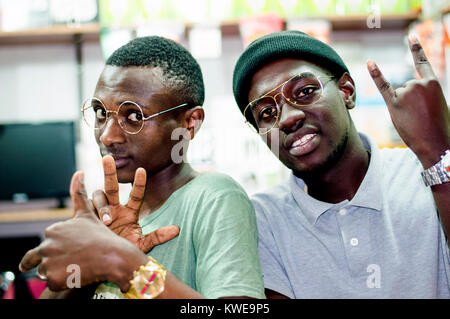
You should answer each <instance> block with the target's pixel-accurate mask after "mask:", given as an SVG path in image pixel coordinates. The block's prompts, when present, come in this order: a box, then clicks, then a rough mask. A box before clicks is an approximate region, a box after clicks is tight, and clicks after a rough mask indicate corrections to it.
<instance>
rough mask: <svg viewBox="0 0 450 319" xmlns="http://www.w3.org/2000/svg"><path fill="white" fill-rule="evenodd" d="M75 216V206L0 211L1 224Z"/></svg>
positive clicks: (64, 218) (62, 218) (63, 218)
mask: <svg viewBox="0 0 450 319" xmlns="http://www.w3.org/2000/svg"><path fill="white" fill-rule="evenodd" d="M72 217H73V208H62V209H42V210H35V211H31V210H29V211H17V212H0V224H3V223H19V222H37V221H48V220H66V219H69V218H72Z"/></svg>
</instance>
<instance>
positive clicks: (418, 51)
mask: <svg viewBox="0 0 450 319" xmlns="http://www.w3.org/2000/svg"><path fill="white" fill-rule="evenodd" d="M408 43H409V49H410V50H411V53H412V56H413V60H414V66H415V67H416V70H417V73H419V75H420V77H421V78H435V77H436V75H435V74H434V71H433V68H432V67H431V64H430V62H429V61H428V59H427V57H426V55H425V51H424V50H423V47H422V45H421V44H420V42H419V40H418V39H417V38H416V37H415V36H413V35H410V36H409V37H408Z"/></svg>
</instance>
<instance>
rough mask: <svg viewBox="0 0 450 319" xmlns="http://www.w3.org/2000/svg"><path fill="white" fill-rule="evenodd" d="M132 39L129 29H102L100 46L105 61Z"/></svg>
mask: <svg viewBox="0 0 450 319" xmlns="http://www.w3.org/2000/svg"><path fill="white" fill-rule="evenodd" d="M132 39H133V32H132V31H131V30H129V29H119V28H117V29H115V28H107V27H104V28H102V29H101V30H100V46H101V48H102V54H103V58H104V59H105V60H107V59H108V57H109V56H110V55H111V54H112V53H113V52H114V51H115V50H116V49H118V48H119V47H121V46H122V45H124V44H126V43H127V42H129V41H130V40H132Z"/></svg>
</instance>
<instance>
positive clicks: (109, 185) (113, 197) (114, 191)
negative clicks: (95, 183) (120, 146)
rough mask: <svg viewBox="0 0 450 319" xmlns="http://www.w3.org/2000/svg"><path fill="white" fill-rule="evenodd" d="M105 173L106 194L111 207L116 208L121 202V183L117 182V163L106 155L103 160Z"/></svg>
mask: <svg viewBox="0 0 450 319" xmlns="http://www.w3.org/2000/svg"><path fill="white" fill-rule="evenodd" d="M102 164H103V172H104V174H105V194H106V198H107V199H108V203H109V204H110V205H113V206H116V205H119V204H120V201H119V182H118V181H117V172H116V163H115V162H114V158H113V157H112V156H110V155H106V156H104V157H103V159H102Z"/></svg>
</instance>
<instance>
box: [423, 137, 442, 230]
mask: <svg viewBox="0 0 450 319" xmlns="http://www.w3.org/2000/svg"><path fill="white" fill-rule="evenodd" d="M447 136H450V133H448V134H447ZM449 139H450V138H449V137H447V138H444V142H443V143H441V144H439V145H438V146H436V147H434V148H433V149H432V150H430V151H428V152H424V153H422V154H421V155H418V158H419V160H420V161H421V163H422V166H423V167H424V169H427V168H429V167H431V166H433V165H434V164H436V163H437V162H438V161H439V160H440V159H441V158H440V157H441V155H443V154H444V152H445V151H446V150H448V149H450V141H449ZM431 191H432V193H433V197H434V202H435V204H436V208H437V211H438V212H439V216H440V219H441V221H442V225H443V227H444V230H445V232H446V234H447V236H448V235H449V234H450V183H444V184H438V185H434V186H431Z"/></svg>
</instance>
